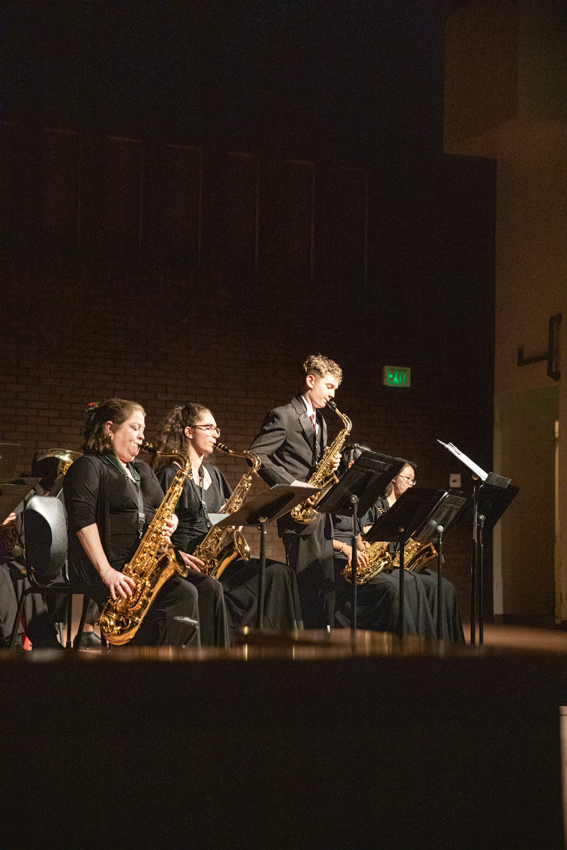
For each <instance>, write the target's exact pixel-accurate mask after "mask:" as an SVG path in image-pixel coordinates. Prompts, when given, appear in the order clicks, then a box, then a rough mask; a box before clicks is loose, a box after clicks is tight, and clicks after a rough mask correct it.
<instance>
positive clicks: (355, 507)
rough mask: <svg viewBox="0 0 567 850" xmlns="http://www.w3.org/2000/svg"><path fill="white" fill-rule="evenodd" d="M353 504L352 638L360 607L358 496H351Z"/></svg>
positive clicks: (354, 633)
mask: <svg viewBox="0 0 567 850" xmlns="http://www.w3.org/2000/svg"><path fill="white" fill-rule="evenodd" d="M350 501H351V503H352V556H351V567H352V617H351V620H350V630H351V634H352V637H354V636H355V635H356V628H357V607H358V585H357V583H356V578H357V570H358V496H351V497H350Z"/></svg>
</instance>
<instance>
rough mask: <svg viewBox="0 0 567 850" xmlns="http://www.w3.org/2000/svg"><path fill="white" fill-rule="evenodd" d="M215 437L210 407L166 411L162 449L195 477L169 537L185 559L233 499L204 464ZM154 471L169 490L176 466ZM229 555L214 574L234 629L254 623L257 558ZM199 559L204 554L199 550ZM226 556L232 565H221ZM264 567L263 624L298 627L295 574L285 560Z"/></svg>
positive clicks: (221, 480)
mask: <svg viewBox="0 0 567 850" xmlns="http://www.w3.org/2000/svg"><path fill="white" fill-rule="evenodd" d="M219 436H220V430H219V428H218V427H217V423H216V420H215V418H214V416H213V414H212V413H211V411H210V410H209V409H208V408H207V407H205V406H204V405H202V404H197V403H193V402H189V403H188V404H185V405H184V406H182V407H181V406H180V407H175V408H173V410H171V411H170V413H169V415H168V417H167V419H166V420H165V422H164V423H163V426H162V429H161V431H160V434H159V437H158V444H157V448H158V450H159V451H160V452H164V453H168V452H172V451H182V452H184V453H186V454H188V455H189V457H190V458H191V462H192V467H193V477H192V479H189V478H187V479H186V480H185V483H184V487H183V492H182V494H181V497H180V499H179V501H178V503H177V508H176V514H177V516H178V518H179V525H178V527H177V529H176V531H175V532H174V533H173V535H172V538H171V540H172V543H173V544H174V545H175V546H176V547H177V548H178V549H179V550H180V552H181V553H182V557H185V555H184V554H183V553H193V552H195V551H196V550H197V547H199V546H201V547H202V546H203V541H204V540H205V538H206V537H207V535H209V538H210V533H209V529H210V525H211V524H210V521H209V514H214V513H220V512H222V511H221V509H222V507H223V505H224V504H225V503H226V502H227V500H228V499H229V498H230V497H231V492H232V491H231V489H230V486H229V484H228V481H227V480H226V478H225V477H224V475H223V474H222V472H221V471H220V470H219V469H218V468H217V467H216V466H215V465H214V464H211V463H207V460H208V458H210V456H211V455H212V453H213V450H214V448H215V446H216V443H217V438H218V437H219ZM156 472H157V476H158V479H159V481H160V483H161V485H162V487H164V488H167V487H168V484H169V482H170V481H171V479H172V478H173V476H174V475H175V472H176V465H175V464H171V463H167V464H165V465H162V466H160V465H159V461H158V465H157V469H156ZM248 475H250V473H248ZM239 486H240V485H239ZM237 490H238V487H237ZM235 492H236V491H235ZM244 492H246V487H245V488H244ZM234 507H235V506H233V509H234ZM237 534H238V532H237ZM241 549H242V551H243V552H244V554H245V555H248V554H249V553H247V552H246V551H245V550H246V544H245V541H244V546H243V547H241ZM201 551H202V549H199V550H197V552H201ZM232 555H233V556H235V557H230V556H227V558H226V559H225V561H224V563H223V564H222V572H221V570H218V572H217V575H219V579H220V583H221V584H222V587H223V590H224V600H225V605H226V610H227V614H228V620H229V625H230V627H231V628H232V629H237V628H243V627H244V626H255V625H256V617H257V603H258V589H259V587H258V585H259V561H258V559H257V558H250V557H242V555H241V552H239V551H236V550H235V551H234V552H233V553H232ZM199 557H205V556H204V555H202V554H199ZM227 560H230V563H228V566H225V563H226V561H227ZM209 566H210V565H207V566H206V567H205V568H204V570H207V569H208V568H209ZM266 566H267V568H266V589H265V599H264V601H265V607H264V623H265V626H266V627H267V628H275V629H292V628H297V627H298V626H300V625H301V613H300V612H301V607H300V602H299V595H298V590H297V583H296V579H295V575H294V573H293V571H292V570H291V569H290V568H289V567H287V566H286V565H285V564H281V563H278V562H276V561H268V562H267V565H266Z"/></svg>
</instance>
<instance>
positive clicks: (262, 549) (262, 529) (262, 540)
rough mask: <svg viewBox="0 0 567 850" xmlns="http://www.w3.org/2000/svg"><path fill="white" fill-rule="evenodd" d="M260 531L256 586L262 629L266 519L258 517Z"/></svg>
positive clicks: (258, 619) (259, 620) (259, 625)
mask: <svg viewBox="0 0 567 850" xmlns="http://www.w3.org/2000/svg"><path fill="white" fill-rule="evenodd" d="M258 522H259V526H258V528H259V529H260V581H259V584H258V618H257V622H258V628H259V629H263V628H264V592H265V585H266V526H267V524H268V520H267V517H264V516H261V517H258Z"/></svg>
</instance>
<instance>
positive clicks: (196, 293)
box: [0, 0, 495, 611]
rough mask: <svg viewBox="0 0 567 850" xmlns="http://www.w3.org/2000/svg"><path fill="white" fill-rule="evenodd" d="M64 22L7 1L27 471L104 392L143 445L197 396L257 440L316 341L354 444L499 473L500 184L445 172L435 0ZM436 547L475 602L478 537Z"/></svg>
mask: <svg viewBox="0 0 567 850" xmlns="http://www.w3.org/2000/svg"><path fill="white" fill-rule="evenodd" d="M98 5H100V6H101V7H104V11H105V13H106V14H105V16H102V17H101V18H100V19H99V18H96V17H95V16H93V14H92V9H93V7H95V6H98ZM72 6H73V4H66V3H60V4H54V5H51V4H50V8H51V12H50V15H49V16H47V17H46V15H45V13H44V11H43V10H44V9H45V4H41V3H33V2H31V3H28V4H8V8H9V14H8V16H7V34H8V38H7V49H6V51H5V58H4V64H6V63H7V64H8V69H7V70H8V71H12V72H13V73H12V74H11V75H10V77H9V80H10V83H9V84H8V86H7V89H6V91H7V95H6V97H7V101H6V103H5V106H4V111H3V120H2V122H1V123H0V162H1V167H2V181H1V183H0V249H1V255H0V260H1V274H2V330H1V334H0V354H1V356H2V369H1V373H0V387H1V389H2V395H3V399H2V420H1V423H0V440H4V441H16V442H19V443H21V444H22V446H23V452H22V456H21V459H20V466H21V469H22V471H25V470H29V466H30V461H31V456H32V454H33V452H34V451H35V450H36V449H38V448H50V447H54V446H57V447H65V448H70V449H78V448H79V447H80V444H81V432H82V423H83V421H84V418H85V413H84V410H85V408H86V406H87V404H88V403H89V402H91V401H96V400H101V399H102V398H105V397H108V396H110V395H119V396H123V397H126V398H133V399H135V400H137V401H139V402H141V403H142V404H143V405H144V407H145V408H146V411H147V414H148V419H147V435H148V437H149V438H150V439H151V438H152V437H153V436H155V433H156V429H157V427H158V424H159V422H160V420H161V419H162V417H163V416H164V415H165V413H166V412H167V410H168V409H169V408H170V407H171V406H172V405H174V404H177V403H182V402H184V401H187V400H197V401H201V402H203V403H205V404H207V405H208V406H210V407H211V409H212V411H213V412H214V414H215V415H216V417H217V420H218V422H219V425H220V427H221V428H222V431H223V437H222V439H223V440H224V441H226V443H227V444H228V445H229V446H230V447H232V448H233V449H234V450H237V451H238V450H241V449H244V448H247V447H248V445H249V443H250V441H251V440H252V438H253V437H254V435H255V433H256V431H257V430H258V429H259V427H260V424H261V422H262V419H263V416H264V413H265V412H266V411H267V410H268V409H269V408H271V407H273V406H275V405H278V404H282V403H285V402H286V401H288V400H289V398H290V397H291V396H292V395H293V394H294V393H295V392H296V391H297V389H298V386H299V366H300V364H301V362H302V360H303V359H304V357H305V356H306V355H307V354H309V353H313V352H316V351H321V352H322V353H324V354H327V355H328V356H330V357H332V358H333V359H335V360H337V361H338V362H339V363H340V364H341V365H342V366H343V369H344V381H343V385H342V387H341V388H340V391H339V393H338V395H337V402H338V405H339V408H340V409H341V410H344V411H345V412H346V413H347V414H348V415H349V416H350V417H351V419H352V421H353V423H354V425H353V432H352V438H353V440H356V441H359V442H364V443H367V444H369V445H370V446H372V447H374V448H376V449H377V450H380V451H383V452H386V453H391V454H395V455H399V456H402V457H407V458H409V459H412V460H415V461H417V463H418V479H419V483H420V484H423V485H424V486H436V487H443V488H445V487H448V478H449V473H450V472H453V471H454V472H458V471H463V472H464V469H463V470H461V469H459V466H458V464H457V463H456V462H454V461H453V459H452V457H451V456H450V455H449V454H448V453H446V452H444V450H442V449H441V447H439V446H438V444H437V443H436V438H437V437H439V438H441V439H443V440H451V441H452V442H454V443H456V444H457V445H458V446H459V447H460V448H462V449H463V450H464V451H465V452H466V453H467V454H469V455H471V456H472V457H473V458H474V459H475V460H476V461H477V462H478V463H479V464H480V465H482V466H484V467H485V468H487V469H490V468H491V466H492V391H493V378H492V360H493V243H494V186H495V169H494V165H493V163H492V162H490V161H487V160H474V159H468V158H457V157H443V156H442V151H441V138H442V125H441V120H442V109H441V107H442V68H443V56H442V32H443V20H442V15H441V14H440V12H439V11H438V10H437V4H423V3H417V2H413V3H412V2H408V3H371V2H367V3H348V4H347V3H340V2H338V3H336V4H324V3H315V2H313V3H310V2H307V0H306V2H305V3H303V4H296V5H294V4H287V3H275V2H274V3H263V4H262V3H251V2H250V3H236V2H233V3H231V4H225V3H220V2H219V3H208V4H197V3H194V4H192V3H188V4H167V3H166V4H151V3H144V2H138V3H137V4H134V5H133V4H130V3H128V2H124V3H123V4H119V6H118V7H116V4H104V3H101V4H96V3H95V4H82V5H81V4H74V7H75V8H81V9H82V16H79V17H77V15H75V16H73V14H70V9H71V7H72ZM158 6H159V8H160V9H162V10H163V14H162V15H161V16H160V17H159V19H158V18H157V17H156V14H155V10H156V8H158ZM23 7H25V9H24V8H23ZM180 7H182V9H180ZM299 7H301V8H299ZM424 7H429V8H428V9H426V8H424ZM433 7H435V8H433ZM118 9H121V10H122V11H121V13H120V14H119V13H118V11H117V10H118ZM136 10H138V11H137V12H136ZM140 10H141V11H140ZM205 10H207V12H205ZM65 13H67V14H65ZM134 21H135V23H136V26H135V28H134V30H132V27H131V25H132V24H133V22H134ZM46 33H47V34H48V35H49V36H50V37H49V38H46V37H45V36H46ZM187 33H190V38H189V37H188V36H187V38H185V39H183V38H182V35H183V34H185V35H187ZM219 34H220V35H222V37H220V35H219ZM40 35H42V39H41V43H39V41H38V39H39V38H40ZM384 365H397V366H410V367H411V369H412V385H411V387H410V388H409V389H407V388H406V389H397V388H389V387H383V386H382V384H381V380H382V368H383V366H384ZM328 422H329V428H330V436H331V437H333V436H334V434H335V433H336V431H337V430H338V429H339V427H340V422H339V420H338V418H337V417H334V416H333V415H332V414H330V413H329V414H328ZM218 462H219V465H220V466H221V467H222V468H223V470H225V472H226V474H227V476H228V478H229V480H230V481H231V483H232V484H235V483H236V481H237V480H238V478H239V476H240V475H241V474H242V473H243V472H244V466H243V465H242V463H241V462H239V461H237V460H234V459H227V458H223V457H221V458H219V460H218ZM463 480H464V481H465V480H466V476H464V479H463ZM263 486H264V485H263V484H261V483H259V484H258V485H257V488H255V490H254V491H253V492H256V490H258V491H259V490H260V489H261V488H262V487H263ZM466 486H467V487H468V484H467V485H466ZM251 538H252V541H253V546H252V548H253V549H254V548H255V543H256V535H255V534H251ZM256 548H257V547H256ZM269 552H270V554H272V556H274V557H275V556H278V555H279V556H281V552H282V550H281V548H280V545H279V542H278V540H277V536H276V535H275V532H272V533H271V534H270V537H269ZM446 555H447V566H446V574H447V576H448V577H449V578H450V579H451V580H452V581H453V582H455V584H456V585H457V587H458V589H459V592H460V596H461V599H462V602H463V607H464V609H465V611H466V608H467V605H468V596H467V586H468V585H467V583H468V575H469V532H468V530H467V529H466V528H464V527H463V528H462V529H458V530H456V531H455V532H454V533H453V534H452V536H451V537H448V538H447V541H446ZM487 588H488V589H487V593H490V581H487Z"/></svg>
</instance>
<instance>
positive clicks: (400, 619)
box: [398, 528, 406, 637]
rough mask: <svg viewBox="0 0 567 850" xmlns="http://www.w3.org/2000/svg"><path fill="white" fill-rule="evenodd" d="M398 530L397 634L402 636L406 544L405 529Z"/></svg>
mask: <svg viewBox="0 0 567 850" xmlns="http://www.w3.org/2000/svg"><path fill="white" fill-rule="evenodd" d="M398 531H399V533H400V583H399V592H398V596H399V599H398V604H399V606H400V607H399V609H398V636H399V637H403V636H404V632H405V628H404V613H405V597H404V592H405V584H406V583H405V575H404V569H405V564H404V555H405V552H404V549H405V545H406V536H405V533H404V532H405V529H403V528H399V529H398Z"/></svg>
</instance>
